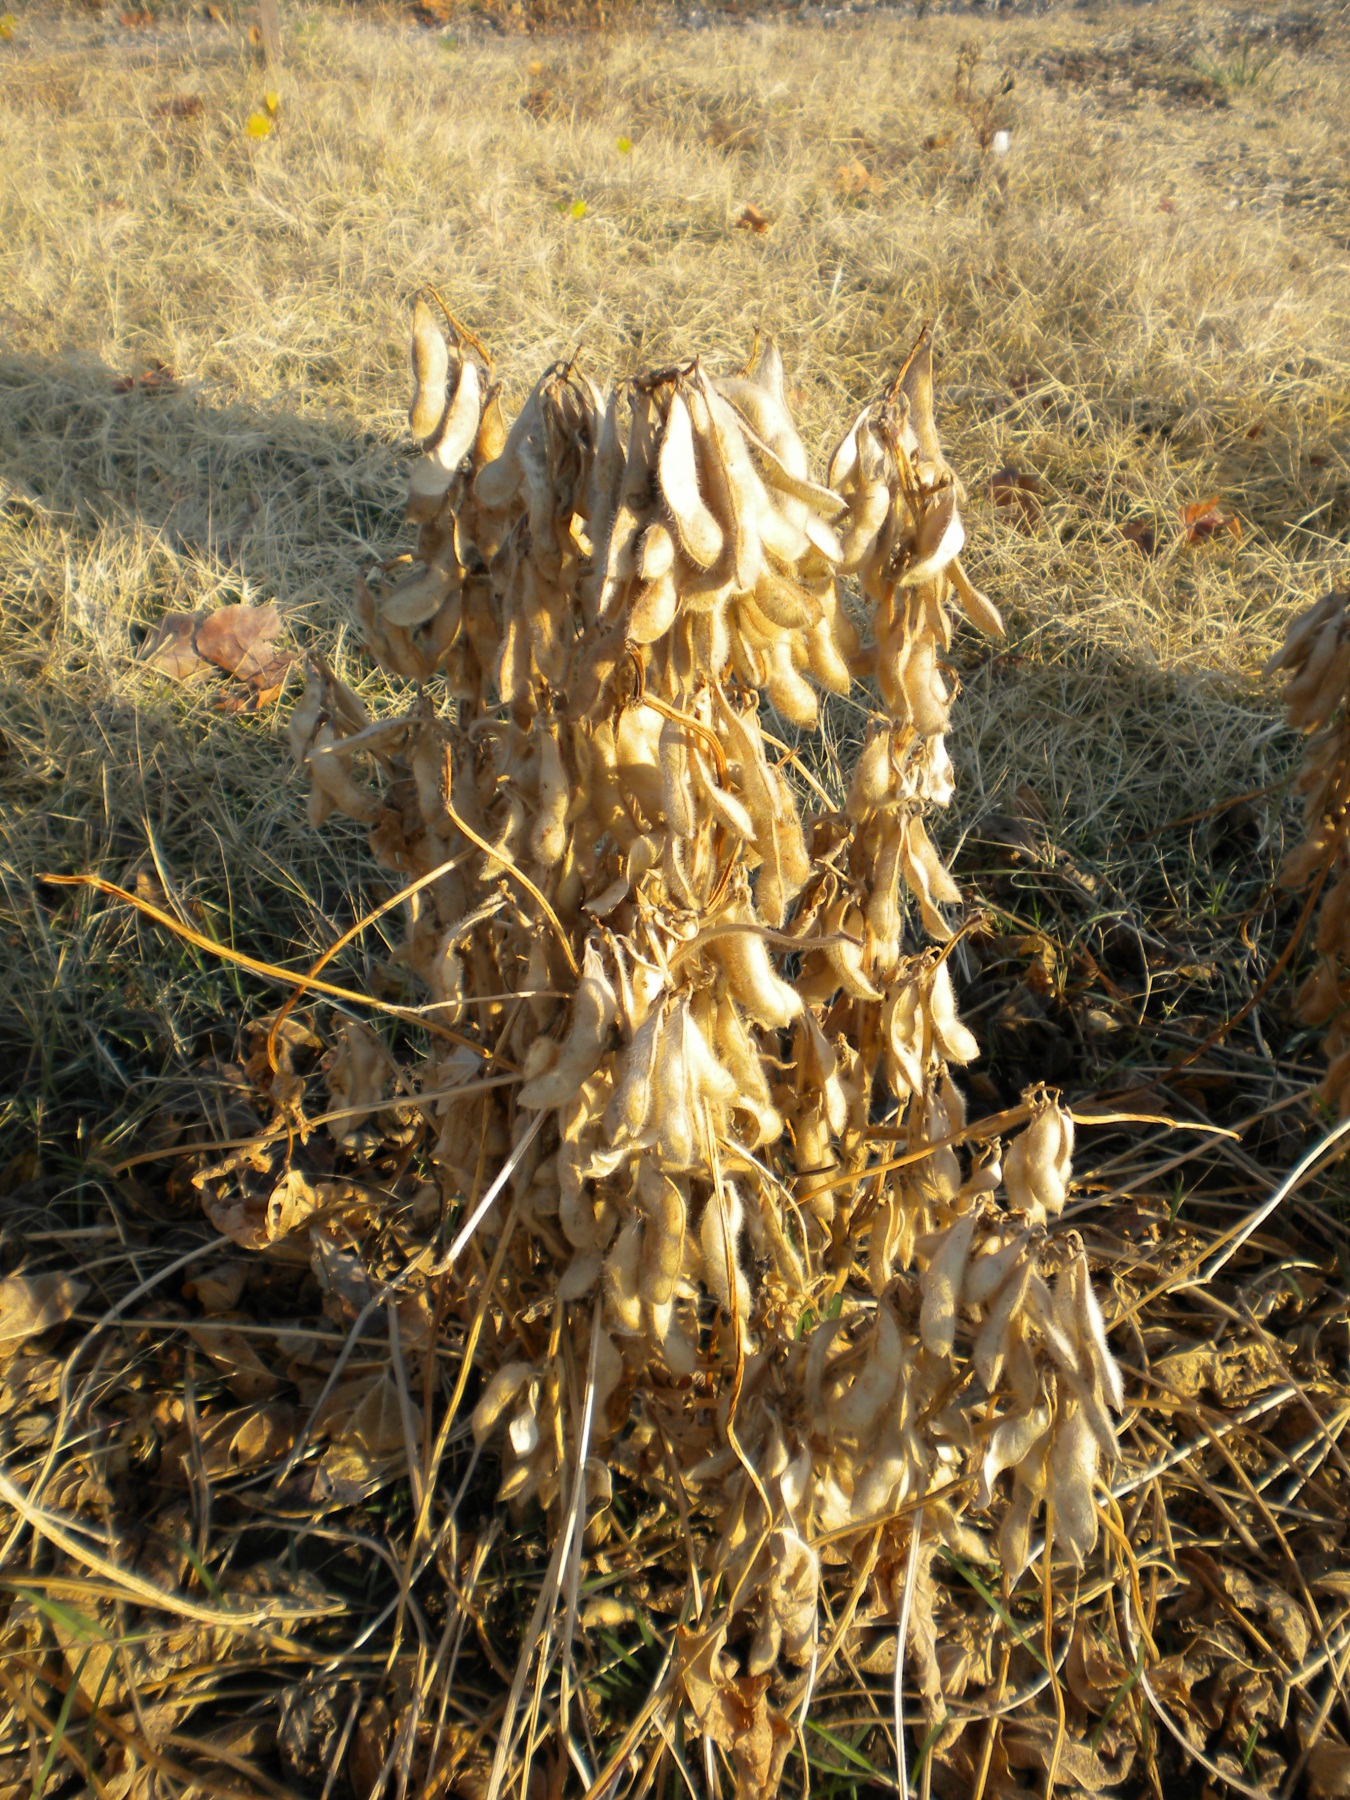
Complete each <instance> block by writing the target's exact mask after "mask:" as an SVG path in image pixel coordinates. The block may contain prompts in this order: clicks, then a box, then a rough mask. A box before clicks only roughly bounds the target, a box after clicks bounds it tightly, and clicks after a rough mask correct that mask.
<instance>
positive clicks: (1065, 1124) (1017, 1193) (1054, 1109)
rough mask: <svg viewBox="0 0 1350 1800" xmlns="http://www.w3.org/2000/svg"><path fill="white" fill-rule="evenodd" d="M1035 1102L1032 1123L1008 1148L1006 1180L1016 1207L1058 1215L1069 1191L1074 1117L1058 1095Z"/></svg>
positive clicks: (1004, 1164)
mask: <svg viewBox="0 0 1350 1800" xmlns="http://www.w3.org/2000/svg"><path fill="white" fill-rule="evenodd" d="M1032 1104H1033V1108H1034V1110H1033V1114H1032V1120H1031V1123H1030V1124H1029V1125H1028V1126H1027V1128H1026V1130H1025V1131H1023V1132H1021V1133H1020V1134H1019V1135H1018V1136H1017V1137H1015V1138H1014V1139H1013V1141H1012V1143H1011V1144H1010V1145H1009V1147H1008V1154H1007V1156H1006V1157H1005V1159H1004V1163H1003V1181H1004V1185H1005V1187H1006V1188H1007V1191H1008V1198H1009V1199H1010V1200H1011V1201H1012V1203H1013V1205H1014V1206H1017V1207H1020V1208H1021V1209H1022V1210H1023V1211H1026V1212H1035V1211H1036V1210H1037V1209H1040V1210H1041V1212H1042V1213H1043V1214H1045V1213H1048V1214H1049V1215H1050V1216H1051V1217H1055V1216H1056V1215H1058V1214H1059V1213H1061V1212H1063V1210H1064V1201H1065V1198H1066V1197H1067V1195H1068V1191H1069V1179H1070V1175H1071V1173H1072V1168H1071V1162H1072V1157H1073V1119H1072V1117H1071V1115H1070V1114H1069V1113H1067V1112H1065V1111H1064V1110H1063V1108H1062V1107H1061V1106H1060V1105H1059V1101H1058V1097H1057V1096H1054V1095H1049V1094H1046V1095H1043V1096H1041V1097H1039V1098H1038V1099H1036V1100H1034V1101H1033V1103H1032Z"/></svg>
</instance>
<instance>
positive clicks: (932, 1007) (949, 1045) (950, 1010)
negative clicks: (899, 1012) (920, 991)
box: [928, 957, 980, 1063]
mask: <svg viewBox="0 0 1350 1800" xmlns="http://www.w3.org/2000/svg"><path fill="white" fill-rule="evenodd" d="M928 1016H929V1018H930V1019H931V1020H932V1025H933V1037H934V1040H935V1042H936V1044H937V1048H938V1050H939V1051H940V1052H941V1054H942V1055H943V1056H944V1057H945V1058H946V1059H947V1061H948V1062H954V1063H969V1062H974V1061H975V1059H976V1057H977V1056H978V1055H979V1054H980V1046H979V1041H978V1039H977V1038H976V1036H975V1034H974V1032H973V1031H970V1030H968V1029H967V1027H966V1026H964V1025H963V1024H962V1023H961V1021H960V1020H959V1019H958V1018H957V1016H956V996H955V994H954V993H953V992H952V977H951V970H950V969H949V967H948V964H947V959H946V958H945V957H944V958H943V960H942V961H941V962H940V963H939V964H938V965H937V967H936V969H934V971H933V976H932V982H931V984H930V986H929V989H928Z"/></svg>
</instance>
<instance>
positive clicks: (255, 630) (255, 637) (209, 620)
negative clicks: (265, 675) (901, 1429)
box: [196, 601, 281, 681]
mask: <svg viewBox="0 0 1350 1800" xmlns="http://www.w3.org/2000/svg"><path fill="white" fill-rule="evenodd" d="M280 630H281V614H280V613H279V612H278V611H277V609H276V607H275V606H273V605H272V604H271V602H270V601H269V603H268V604H267V605H266V606H244V605H237V606H218V607H217V608H216V610H215V611H214V612H213V613H208V614H207V616H206V617H205V618H204V619H203V620H202V621H201V622H200V624H199V625H198V626H197V635H196V645H197V654H198V655H199V656H204V657H205V658H206V660H207V661H208V662H212V663H214V664H215V665H216V667H217V668H218V669H223V670H224V671H225V673H226V674H227V675H236V676H238V678H239V680H240V681H252V680H253V679H254V677H255V676H257V675H258V674H259V673H260V672H261V671H262V670H263V669H264V668H266V666H267V664H268V663H269V662H270V661H271V660H272V658H273V656H274V655H275V652H273V651H272V650H271V648H270V646H271V643H272V639H273V638H274V637H275V636H276V635H277V633H278V632H279V631H280Z"/></svg>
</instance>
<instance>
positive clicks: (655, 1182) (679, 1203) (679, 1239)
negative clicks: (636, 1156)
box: [637, 1158, 688, 1306]
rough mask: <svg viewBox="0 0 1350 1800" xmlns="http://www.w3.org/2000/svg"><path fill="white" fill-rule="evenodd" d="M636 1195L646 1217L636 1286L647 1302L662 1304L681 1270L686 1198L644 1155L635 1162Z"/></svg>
mask: <svg viewBox="0 0 1350 1800" xmlns="http://www.w3.org/2000/svg"><path fill="white" fill-rule="evenodd" d="M637 1197H638V1204H639V1205H640V1206H641V1207H642V1210H643V1214H644V1215H645V1218H646V1230H645V1233H644V1236H643V1256H642V1264H641V1267H640V1269H639V1271H638V1290H639V1292H640V1293H641V1295H642V1298H643V1299H644V1300H645V1301H647V1302H648V1304H650V1305H652V1306H665V1305H668V1304H669V1303H670V1301H671V1300H673V1299H674V1297H675V1289H676V1286H677V1284H678V1283H679V1279H680V1276H681V1274H682V1273H683V1270H684V1234H685V1226H686V1222H687V1219H688V1202H687V1200H686V1197H685V1194H684V1191H683V1189H682V1188H680V1187H679V1186H678V1185H677V1184H676V1183H675V1182H673V1181H672V1180H671V1179H670V1177H669V1176H668V1175H663V1174H661V1173H660V1171H659V1170H657V1169H655V1168H653V1167H652V1165H651V1163H650V1162H649V1161H647V1160H646V1159H645V1158H644V1159H643V1161H642V1162H641V1163H639V1165H638V1184H637Z"/></svg>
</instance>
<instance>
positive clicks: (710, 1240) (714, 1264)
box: [698, 1181, 750, 1333]
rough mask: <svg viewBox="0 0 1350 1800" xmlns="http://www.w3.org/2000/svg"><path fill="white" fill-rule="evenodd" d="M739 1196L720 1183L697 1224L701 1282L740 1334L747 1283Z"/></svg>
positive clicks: (745, 1314) (745, 1318)
mask: <svg viewBox="0 0 1350 1800" xmlns="http://www.w3.org/2000/svg"><path fill="white" fill-rule="evenodd" d="M743 1217H744V1215H743V1211H742V1207H741V1197H740V1194H739V1193H738V1192H737V1190H736V1187H735V1185H734V1183H732V1182H729V1181H728V1182H723V1183H722V1185H721V1188H720V1190H718V1191H715V1192H713V1193H712V1194H710V1195H709V1196H708V1200H707V1204H706V1205H705V1206H704V1208H703V1218H702V1220H701V1221H700V1223H699V1233H698V1235H699V1248H700V1250H701V1251H702V1256H703V1282H704V1286H705V1287H706V1288H707V1289H708V1292H709V1293H710V1294H711V1295H712V1296H713V1298H714V1299H715V1300H716V1301H717V1304H718V1305H719V1306H720V1307H721V1308H722V1310H723V1312H726V1313H729V1314H732V1315H733V1316H734V1317H735V1318H736V1320H737V1321H738V1323H739V1326H740V1330H741V1332H742V1333H744V1331H745V1328H746V1324H747V1322H748V1320H749V1317H750V1284H749V1282H748V1281H747V1280H746V1278H745V1272H744V1270H743V1269H742V1268H741V1263H740V1249H739V1243H740V1235H741V1225H742V1222H743Z"/></svg>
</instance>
